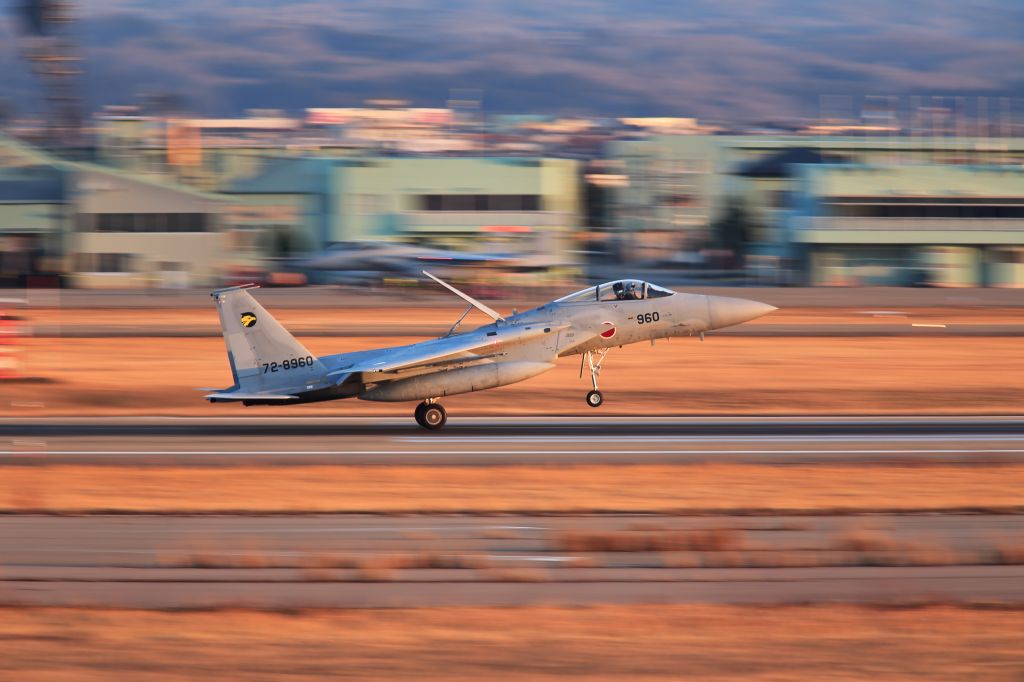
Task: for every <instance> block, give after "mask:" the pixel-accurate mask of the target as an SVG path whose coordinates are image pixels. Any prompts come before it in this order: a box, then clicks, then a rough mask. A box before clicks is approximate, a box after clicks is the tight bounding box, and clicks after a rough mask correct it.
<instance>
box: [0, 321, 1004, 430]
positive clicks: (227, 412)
mask: <svg viewBox="0 0 1024 682" xmlns="http://www.w3.org/2000/svg"><path fill="white" fill-rule="evenodd" d="M412 340H413V339H409V338H338V339H331V338H311V339H307V340H306V341H307V346H308V347H309V348H310V350H311V351H312V352H313V353H317V354H321V353H332V352H342V351H350V350H358V349H365V348H373V347H379V346H384V345H393V344H401V343H408V342H410V341H412ZM1019 345H1020V344H1019V341H1018V340H1017V339H1013V338H963V337H960V338H957V337H951V338H948V339H943V340H942V341H941V343H937V342H936V341H935V340H934V339H927V338H926V339H921V338H787V339H785V340H784V341H781V340H772V339H743V338H725V337H722V338H715V337H713V336H710V337H708V340H707V341H706V342H705V343H700V342H699V341H697V340H694V339H676V340H672V341H668V342H664V343H661V342H659V344H658V345H657V346H655V347H654V348H650V347H649V346H646V347H642V349H641V348H624V349H622V350H621V351H619V350H617V349H616V350H614V351H613V352H612V353H611V354H610V355H609V357H608V359H607V361H606V362H605V365H604V366H605V371H604V373H603V374H602V375H601V381H602V386H601V388H602V390H603V391H604V393H605V397H606V405H605V406H604V407H602V412H601V413H602V414H721V413H723V412H724V413H734V414H793V413H806V414H844V413H845V414H850V413H858V414H863V413H865V412H888V413H894V412H899V413H934V414H949V413H983V414H993V413H997V414H1004V413H1019V412H1024V392H1022V391H1020V390H1019V386H1021V385H1024V363H1021V362H1020V361H1019V351H1020V348H1019ZM23 355H24V357H25V364H26V371H27V372H28V373H30V374H33V375H38V376H42V377H44V378H49V379H52V380H53V382H52V383H39V384H19V383H12V382H0V411H3V412H6V411H7V410H8V409H9V410H10V415H9V416H19V415H23V416H43V415H51V414H52V415H72V416H83V415H91V414H96V415H122V414H123V415H131V414H136V415H137V414H169V415H189V414H192V415H203V416H214V415H216V416H240V415H245V416H250V417H251V416H271V415H281V416H288V415H299V414H308V415H332V416H333V415H339V414H344V415H400V416H410V415H411V409H412V408H411V406H410V405H406V404H397V405H395V404H386V403H367V402H365V401H358V400H348V401H343V402H330V403H315V404H310V405H295V406H290V407H266V406H264V407H253V408H245V407H242V406H240V405H225V404H218V405H210V404H207V403H206V402H204V401H203V400H202V397H201V395H200V394H199V393H197V392H196V391H195V390H193V389H194V387H196V386H228V385H230V384H231V376H230V373H229V371H228V366H227V362H226V359H225V356H224V343H223V341H221V340H220V339H214V338H208V339H144V338H140V339H123V338H114V339H70V340H61V339H31V340H29V341H28V347H27V348H26V349H25V353H23ZM154 368H157V371H155V370H154ZM578 369H579V362H578V360H575V359H572V358H569V359H564V360H562V361H560V363H559V366H558V367H556V368H555V369H554V370H552V371H551V372H548V373H546V374H543V375H541V376H539V377H536V378H534V379H531V380H530V381H527V382H523V383H521V384H515V385H513V386H508V387H505V388H502V389H500V390H497V391H483V392H481V393H475V394H472V395H470V396H455V397H453V398H449V399H446V405H447V406H448V407H449V410H450V413H451V416H452V418H453V419H457V418H458V417H459V416H460V415H489V414H586V415H587V416H593V415H594V412H593V410H591V409H590V408H588V407H587V406H586V405H585V404H584V402H583V399H582V398H583V394H584V392H585V391H586V390H587V389H588V384H587V382H586V381H583V380H581V379H580V378H579V376H578ZM8 406H10V407H8Z"/></svg>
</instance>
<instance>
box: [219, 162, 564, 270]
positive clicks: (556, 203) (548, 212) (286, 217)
mask: <svg viewBox="0 0 1024 682" xmlns="http://www.w3.org/2000/svg"><path fill="white" fill-rule="evenodd" d="M224 194H225V195H226V196H228V197H230V198H231V199H232V202H233V204H234V207H233V208H232V209H230V213H231V217H229V218H228V220H229V221H231V222H232V223H233V225H234V226H235V227H237V228H240V229H241V228H246V229H251V230H264V231H269V232H275V233H279V232H281V231H282V230H290V234H289V236H288V237H287V238H285V239H284V240H282V241H288V242H289V243H290V244H291V248H290V250H291V251H293V252H300V251H315V250H319V249H322V248H324V247H326V246H327V245H329V244H332V243H336V242H348V241H360V240H367V241H404V242H410V243H422V244H432V245H436V246H443V247H450V248H456V249H460V250H464V251H471V252H481V251H495V250H500V251H509V252H516V253H543V254H551V255H553V256H562V257H564V258H565V259H567V260H571V257H570V253H571V251H572V250H573V248H574V239H575V236H576V233H577V232H578V229H579V226H580V213H581V207H580V187H579V169H578V164H577V162H576V161H572V160H566V159H549V158H518V157H516V158H504V157H494V158H476V157H470V158H463V157H440V158H439V157H394V156H379V157H360V158H320V157H296V158H283V157H282V158H276V159H266V160H265V163H264V166H263V169H262V171H261V172H260V173H258V174H257V175H255V176H254V177H251V178H246V179H241V180H238V181H235V182H233V183H231V184H230V185H229V186H228V187H226V188H225V190H224Z"/></svg>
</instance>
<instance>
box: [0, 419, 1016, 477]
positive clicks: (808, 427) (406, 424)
mask: <svg viewBox="0 0 1024 682" xmlns="http://www.w3.org/2000/svg"><path fill="white" fill-rule="evenodd" d="M1022 461H1024V418H1020V417H1015V416H988V417H955V416H940V417H916V416H906V417H867V416H865V417H844V418H839V417H825V418H815V417H801V416H793V417H759V418H750V417H719V418H708V417H674V418H664V417H653V418H636V417H589V418H579V417H530V418H522V417H459V416H457V415H451V416H450V418H449V422H448V424H447V425H446V426H445V428H444V429H442V430H440V431H437V432H428V431H424V430H423V429H421V428H420V427H418V426H416V424H415V423H414V422H413V420H412V418H411V416H410V417H409V418H408V419H396V418H391V417H387V418H373V417H351V418H345V417H294V418H259V417H244V418H220V417H216V418H197V417H139V418H125V417H118V418H109V419H106V418H82V419H70V418H37V419H28V418H21V419H11V418H8V419H0V466H3V465H11V464H22V465H23V464H33V463H34V464H56V463H77V464H120V465H123V464H127V463H130V464H138V465H143V464H145V465H170V464H173V465H185V466H229V465H233V464H240V463H247V464H252V463H260V464H275V465H309V464H358V465H382V466H383V465H392V464H415V465H420V466H430V465H437V466H442V465H443V466H452V465H459V466H488V465H506V464H583V463H600V464H639V463H658V464H699V463H708V462H734V463H757V464H770V465H779V466H785V465H790V464H810V463H833V464H843V463H879V464H881V463H887V464H899V463H956V464H990V465H991V464H1009V463H1018V462H1022Z"/></svg>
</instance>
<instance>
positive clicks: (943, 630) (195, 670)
mask: <svg viewBox="0 0 1024 682" xmlns="http://www.w3.org/2000/svg"><path fill="white" fill-rule="evenodd" d="M1022 633H1024V611H1020V610H991V609H981V608H960V607H952V606H929V607H920V608H879V607H858V606H844V605H820V606H794V607H773V608H765V607H734V606H703V605H695V606H595V607H589V608H573V609H567V608H554V607H543V606H538V607H524V608H514V609H488V608H441V609H419V610H406V609H385V610H370V611H368V610H353V611H316V610H314V611H299V612H294V613H268V612H257V611H247V610H226V611H214V612H152V611H118V610H105V609H97V610H90V609H13V608H12V609H6V610H4V611H2V612H0V642H4V643H5V646H4V654H3V655H2V656H0V679H5V680H19V681H23V682H43V681H46V682H56V681H63V680H74V681H75V682H101V681H102V682H109V681H111V680H114V681H118V680H126V681H127V680H130V681H131V682H150V681H151V682H156V681H160V682H177V681H179V680H180V681H184V680H200V679H204V680H214V679H216V680H223V681H228V680H246V681H247V682H261V681H269V680H304V679H325V678H327V679H373V680H410V679H415V680H446V681H447V680H531V681H532V680H556V679H557V680H561V679H566V678H574V679H587V680H594V681H609V680H630V681H638V682H639V681H644V680H670V679H671V680H678V679H686V680H764V681H767V680H772V681H782V680H866V679H877V680H982V679H983V680H990V681H993V682H999V681H1002V680H1006V681H1008V682H1009V681H1011V680H1020V679H1021V677H1022V675H1024V653H1022V652H1024V635H1022Z"/></svg>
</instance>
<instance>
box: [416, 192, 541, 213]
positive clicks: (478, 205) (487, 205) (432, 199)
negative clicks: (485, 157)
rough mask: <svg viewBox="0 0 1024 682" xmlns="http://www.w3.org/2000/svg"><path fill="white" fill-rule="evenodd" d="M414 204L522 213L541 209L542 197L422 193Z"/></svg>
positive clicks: (424, 207)
mask: <svg viewBox="0 0 1024 682" xmlns="http://www.w3.org/2000/svg"><path fill="white" fill-rule="evenodd" d="M414 205H416V206H418V207H419V209H420V210H421V211H475V212H485V211H503V212H506V213H520V212H525V211H539V210H541V197H540V195H538V194H421V195H419V196H418V199H417V201H416V202H415V204H414Z"/></svg>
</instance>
